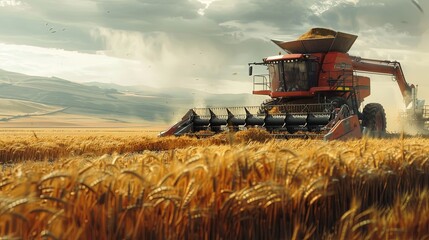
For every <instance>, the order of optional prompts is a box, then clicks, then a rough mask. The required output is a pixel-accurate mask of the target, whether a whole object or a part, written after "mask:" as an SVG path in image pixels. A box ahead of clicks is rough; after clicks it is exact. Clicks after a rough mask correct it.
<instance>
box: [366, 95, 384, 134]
mask: <svg viewBox="0 0 429 240" xmlns="http://www.w3.org/2000/svg"><path fill="white" fill-rule="evenodd" d="M362 115H363V118H362V127H364V134H365V135H367V136H370V137H375V138H380V137H383V136H384V135H385V134H386V113H385V111H384V108H383V106H382V105H381V104H379V103H369V104H367V105H365V107H364V109H363V113H362Z"/></svg>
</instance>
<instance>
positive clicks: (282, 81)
mask: <svg viewBox="0 0 429 240" xmlns="http://www.w3.org/2000/svg"><path fill="white" fill-rule="evenodd" d="M356 39H357V36H356V35H352V34H347V33H342V32H335V31H332V30H329V29H323V28H315V29H311V30H310V31H309V32H307V33H305V34H304V35H302V36H301V37H300V38H299V39H298V40H296V41H289V42H282V41H275V40H273V42H274V43H275V44H276V45H277V46H279V47H280V48H281V49H283V50H284V51H285V52H286V54H280V55H276V56H271V57H267V58H264V59H263V60H262V62H254V63H249V75H251V76H252V78H253V94H256V95H266V96H269V97H270V98H269V99H268V100H267V101H265V102H264V103H262V104H261V106H255V107H230V108H202V109H201V108H200V109H190V110H189V111H188V113H187V114H186V115H185V116H184V117H183V118H182V120H181V121H179V122H178V123H177V124H175V125H174V126H172V127H171V128H169V129H168V130H166V131H164V132H162V133H161V134H160V136H169V135H175V136H180V135H184V134H193V135H198V134H199V132H201V131H204V135H205V136H206V135H207V134H208V133H209V134H208V135H211V133H212V134H215V133H219V132H222V131H239V130H241V129H245V128H252V127H261V128H264V129H266V130H267V131H269V132H270V133H272V134H274V135H275V136H282V137H286V138H290V137H305V138H324V139H325V140H334V139H350V138H360V137H361V136H362V133H367V134H371V135H374V136H382V135H383V134H384V133H385V132H386V116H385V112H384V109H383V107H382V106H381V105H380V104H378V103H370V104H366V106H365V107H364V108H363V111H359V109H360V108H361V104H362V102H363V101H364V99H365V98H366V97H368V96H369V95H370V79H369V78H368V77H365V76H360V75H358V72H359V73H361V72H369V73H381V74H390V75H393V76H395V77H396V80H397V83H398V85H399V88H400V90H401V93H402V95H403V97H404V101H405V103H406V104H407V105H409V104H410V103H412V102H414V103H416V104H417V102H418V103H419V104H420V105H421V103H422V102H421V101H420V102H419V101H417V99H416V96H414V98H415V99H414V100H413V98H412V97H411V96H412V92H413V87H412V86H410V85H408V83H407V82H406V81H405V77H404V75H403V72H402V69H401V65H400V64H399V63H398V62H391V61H379V60H373V59H362V58H360V57H354V56H350V55H349V54H348V53H347V52H348V51H349V49H350V48H351V47H352V45H353V43H354V42H355V40H356ZM254 66H262V67H264V68H266V71H267V72H265V73H264V74H255V75H254V74H253V67H254ZM414 93H415V92H414ZM413 106H416V105H413ZM422 109H425V107H422ZM414 113H415V114H420V115H419V116H423V115H422V114H424V113H423V112H422V113H417V112H416V111H414Z"/></svg>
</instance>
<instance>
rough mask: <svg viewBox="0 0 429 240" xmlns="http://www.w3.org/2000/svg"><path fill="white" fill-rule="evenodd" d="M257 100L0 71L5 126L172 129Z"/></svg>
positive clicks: (1, 112) (0, 108)
mask: <svg viewBox="0 0 429 240" xmlns="http://www.w3.org/2000/svg"><path fill="white" fill-rule="evenodd" d="M251 98H253V97H251V95H250V94H224V95H222V97H221V98H220V97H219V95H217V94H208V93H203V92H198V91H195V90H192V89H162V90H160V89H155V88H149V87H145V86H120V85H114V84H105V83H95V82H90V83H87V84H79V83H74V82H71V81H67V80H64V79H60V78H55V77H51V78H46V77H38V76H28V75H24V74H19V73H13V72H7V71H3V70H0V117H2V119H0V122H1V121H3V122H10V121H14V120H15V119H16V118H21V119H22V118H32V117H33V119H34V117H35V116H45V118H50V121H51V120H52V121H54V120H55V119H56V118H57V119H60V118H61V119H63V118H65V119H67V118H70V119H71V118H72V116H86V117H88V118H91V119H92V120H91V121H95V122H97V121H98V120H96V119H102V120H103V121H107V122H112V123H138V122H157V123H161V124H168V123H171V122H173V121H175V120H177V119H179V118H180V117H181V115H182V114H184V113H185V112H186V110H187V109H189V108H191V107H194V106H196V107H203V106H239V105H248V100H249V99H251ZM220 99H221V100H220ZM256 102H258V100H257V101H256ZM59 115H61V117H59ZM63 121H64V120H63Z"/></svg>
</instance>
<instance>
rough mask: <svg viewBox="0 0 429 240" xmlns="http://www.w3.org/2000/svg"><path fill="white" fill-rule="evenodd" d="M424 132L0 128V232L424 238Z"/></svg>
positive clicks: (428, 209)
mask: <svg viewBox="0 0 429 240" xmlns="http://www.w3.org/2000/svg"><path fill="white" fill-rule="evenodd" d="M428 160H429V139H426V138H416V137H413V138H410V137H406V138H404V137H398V138H390V139H360V140H353V141H347V142H340V141H333V142H324V141H321V140H277V139H272V138H271V137H270V136H269V135H267V134H266V133H265V132H262V131H259V130H257V129H251V130H248V131H244V132H239V133H236V134H223V135H218V136H215V137H212V138H207V139H195V138H190V137H181V138H174V137H171V138H156V137H154V136H149V134H147V133H145V132H141V131H125V132H114V131H112V132H102V131H100V132H96V133H94V132H91V131H81V132H79V131H78V132H77V133H76V132H75V131H74V132H73V133H72V132H71V131H60V130H59V131H52V130H46V131H31V130H28V131H21V132H19V134H17V132H14V131H9V132H2V135H1V136H0V161H1V164H2V170H1V172H0V239H429V229H428V226H429V191H428V187H429V161H428Z"/></svg>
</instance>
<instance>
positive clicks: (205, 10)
mask: <svg viewBox="0 0 429 240" xmlns="http://www.w3.org/2000/svg"><path fill="white" fill-rule="evenodd" d="M421 7H422V8H423V9H426V8H427V6H426V5H425V4H424V3H422V4H421ZM0 22H1V23H2V27H1V28H0V43H3V44H6V45H8V44H10V45H14V46H15V47H16V46H19V45H23V46H24V45H26V46H34V47H40V49H50V50H49V51H47V53H46V54H52V55H54V54H55V53H54V52H53V51H52V49H57V50H59V51H68V52H73V53H82V54H85V56H88V54H89V55H97V56H98V57H99V56H105V57H106V59H107V58H108V60H109V61H110V62H109V64H106V65H105V69H103V65H102V64H101V65H97V67H96V68H95V69H96V70H92V71H90V70H91V69H94V66H93V64H92V65H90V68H89V67H86V65H82V68H84V70H85V71H83V72H85V73H88V74H87V76H86V77H85V76H84V75H82V74H79V75H73V74H71V73H70V70H69V69H67V71H66V70H64V71H62V72H60V69H61V67H60V66H59V67H58V69H59V70H58V72H57V75H60V77H64V78H67V77H68V76H69V78H71V80H75V81H93V80H94V78H95V75H96V74H100V76H101V77H99V78H96V80H98V81H100V80H102V79H103V77H104V78H105V79H106V81H109V82H115V83H119V84H125V85H127V84H141V85H152V86H158V87H163V86H170V87H171V86H183V87H190V88H198V89H200V90H206V91H215V92H221V91H225V90H230V91H231V92H234V91H236V92H249V91H250V90H251V87H252V86H251V83H250V80H249V78H248V77H247V76H246V75H247V63H248V62H254V61H260V60H261V59H262V58H263V57H265V56H269V55H275V54H278V52H279V51H280V49H279V48H277V47H276V46H274V45H273V44H271V43H270V39H279V40H294V39H296V38H297V37H298V36H299V35H300V34H302V33H304V32H306V31H307V30H308V29H309V28H312V27H327V28H331V29H335V30H338V31H343V32H349V33H353V34H357V35H359V38H358V40H357V42H356V44H355V46H354V47H353V48H352V50H351V54H354V55H360V56H363V57H372V58H380V59H391V60H399V61H401V62H402V63H403V65H404V69H405V70H406V73H408V72H410V74H407V76H410V78H412V79H413V81H414V79H415V81H414V82H417V83H420V84H421V85H422V86H428V85H427V83H424V82H423V81H422V80H420V79H419V78H421V76H420V75H419V74H418V72H423V68H424V66H426V65H427V64H428V60H426V59H427V57H428V51H429V48H428V47H427V46H426V44H425V42H426V41H427V40H429V39H428V35H429V34H428V28H429V26H428V24H429V19H428V17H427V16H426V15H425V14H422V13H421V12H420V11H419V10H418V9H417V8H416V7H415V6H414V5H413V3H412V2H411V1H407V0H382V1H373V0H324V1H316V0H288V1H284V0H270V1H268V0H215V1H209V0H205V1H203V0H201V1H198V0H103V1H97V0H76V1H70V2H61V3H60V2H58V1H52V0H31V1H25V0H22V1H13V0H8V1H5V0H0ZM3 49H6V47H4V48H3ZM5 51H6V50H5ZM33 54H34V52H33ZM39 54H40V53H39ZM5 56H6V55H3V58H2V57H1V53H0V60H4V58H5ZM82 56H83V55H82ZM85 56H83V57H85ZM98 57H97V58H96V59H98ZM15 59H16V61H19V60H18V59H17V58H15ZM91 59H95V58H91ZM416 59H417V60H418V61H419V62H417V64H416ZM27 62H28V63H27ZM27 62H25V64H31V62H30V61H27ZM67 62H70V61H67ZM84 62H85V61H82V62H81V63H79V62H77V63H76V67H75V68H73V69H74V70H75V71H79V68H78V66H80V65H79V64H83V63H84ZM101 62H103V61H101ZM128 63H129V65H127V64H128ZM17 64H19V63H17ZM25 64H24V65H25ZM115 64H117V68H122V69H121V70H118V69H115V68H114V67H113V68H112V66H115ZM2 66H4V65H1V64H0V67H2ZM7 66H8V67H9V68H10V69H8V70H14V69H13V67H11V66H13V63H11V62H9V63H8V65H7ZM37 66H38V67H40V63H38V65H37ZM20 67H21V68H22V69H24V70H25V69H26V68H25V66H23V63H22V62H21V65H20ZM17 69H19V68H18V67H17ZM28 69H30V67H28ZM33 69H34V66H33ZM88 69H90V70H88ZM24 70H23V71H24ZM112 71H116V72H112ZM118 71H120V74H118V73H117V72H118ZM40 72H42V71H40ZM109 73H110V75H109ZM49 74H55V71H51V72H49ZM67 74H69V75H67ZM77 77H79V79H76V78H77ZM107 79H108V80H107Z"/></svg>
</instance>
